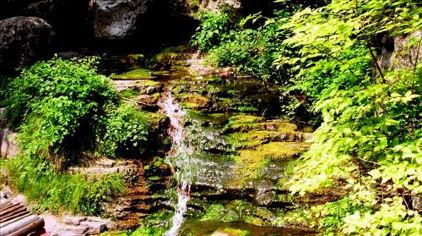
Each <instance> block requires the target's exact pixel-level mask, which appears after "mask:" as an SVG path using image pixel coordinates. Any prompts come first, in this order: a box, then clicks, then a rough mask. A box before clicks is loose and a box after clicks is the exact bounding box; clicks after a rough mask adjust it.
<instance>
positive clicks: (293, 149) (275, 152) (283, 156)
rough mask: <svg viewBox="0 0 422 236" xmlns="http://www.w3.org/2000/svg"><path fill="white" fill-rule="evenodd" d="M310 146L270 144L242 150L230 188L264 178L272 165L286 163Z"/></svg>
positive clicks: (293, 143)
mask: <svg viewBox="0 0 422 236" xmlns="http://www.w3.org/2000/svg"><path fill="white" fill-rule="evenodd" d="M308 147H309V144H307V143H300V142H270V143H267V144H263V145H260V146H257V147H256V148H255V149H246V150H240V151H239V155H238V156H236V157H235V158H234V159H235V160H236V169H235V171H236V175H235V176H236V178H234V179H233V180H232V181H230V182H229V183H228V185H229V186H245V184H247V183H249V182H251V181H253V180H257V179H259V178H261V177H262V174H263V171H264V169H265V167H266V166H268V165H269V164H270V163H273V162H276V163H285V162H287V161H288V160H291V159H292V158H294V157H297V156H299V155H300V154H301V153H303V152H304V151H305V150H307V148H308Z"/></svg>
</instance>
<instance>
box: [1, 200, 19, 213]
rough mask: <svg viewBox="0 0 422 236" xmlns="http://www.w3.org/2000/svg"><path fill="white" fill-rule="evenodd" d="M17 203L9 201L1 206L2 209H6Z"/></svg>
mask: <svg viewBox="0 0 422 236" xmlns="http://www.w3.org/2000/svg"><path fill="white" fill-rule="evenodd" d="M17 204H18V203H13V202H7V203H6V204H4V205H2V206H1V207H0V211H3V210H6V209H8V208H10V207H11V206H16V205H17Z"/></svg>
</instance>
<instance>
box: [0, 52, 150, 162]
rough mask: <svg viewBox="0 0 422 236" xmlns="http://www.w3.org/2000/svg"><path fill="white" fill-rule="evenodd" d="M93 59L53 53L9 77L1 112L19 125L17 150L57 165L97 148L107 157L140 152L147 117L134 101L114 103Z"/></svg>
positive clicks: (114, 95) (111, 90) (112, 92)
mask: <svg viewBox="0 0 422 236" xmlns="http://www.w3.org/2000/svg"><path fill="white" fill-rule="evenodd" d="M95 63H96V59H95V58H93V59H92V58H90V59H84V60H71V61H68V60H63V59H60V58H55V59H53V60H50V61H45V62H39V63H37V64H35V65H34V66H32V67H30V68H29V69H26V70H24V71H23V72H22V74H21V75H20V76H19V77H18V78H16V79H14V80H13V82H12V83H11V85H10V89H9V91H8V97H7V99H6V101H5V104H6V116H7V118H8V121H10V123H11V125H13V126H15V127H16V126H19V125H20V127H19V129H20V133H21V135H20V143H21V146H22V150H24V151H25V152H26V153H29V154H31V155H32V154H37V155H39V156H42V157H54V159H55V161H56V162H57V163H56V164H59V165H61V166H66V165H68V164H70V163H72V162H76V161H77V158H78V155H79V154H80V153H81V152H82V151H92V150H94V149H95V148H96V147H97V150H99V151H100V153H101V154H105V155H108V156H111V157H114V156H116V155H120V154H125V153H131V154H137V155H140V154H142V153H143V149H142V148H143V147H141V145H142V144H144V143H145V141H146V136H147V134H148V123H147V121H146V118H145V117H143V114H142V113H141V112H139V111H137V108H136V107H134V106H128V105H119V103H120V102H119V98H118V94H117V92H116V91H115V90H114V88H113V87H112V85H111V83H110V80H109V79H107V78H106V77H104V76H102V75H99V74H97V73H96V71H95V66H94V65H95ZM96 141H97V142H96ZM60 157H62V158H60Z"/></svg>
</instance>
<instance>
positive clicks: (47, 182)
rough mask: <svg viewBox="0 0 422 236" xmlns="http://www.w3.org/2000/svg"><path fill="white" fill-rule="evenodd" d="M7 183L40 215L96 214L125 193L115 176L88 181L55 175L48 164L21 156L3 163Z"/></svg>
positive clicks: (79, 177)
mask: <svg viewBox="0 0 422 236" xmlns="http://www.w3.org/2000/svg"><path fill="white" fill-rule="evenodd" d="M4 165H5V167H6V168H7V169H8V176H7V179H8V181H9V183H11V184H12V185H13V186H15V187H16V188H17V189H18V190H19V191H21V192H22V193H24V194H25V196H26V197H27V198H28V200H30V201H35V202H37V203H38V205H37V208H38V210H40V211H44V210H52V211H59V210H63V209H66V210H68V211H70V212H73V213H84V214H97V213H99V212H100V211H101V205H100V204H101V203H102V202H104V201H105V200H106V199H108V198H110V197H112V196H114V195H115V194H118V193H122V192H123V191H124V190H125V185H124V182H123V179H122V178H121V177H120V176H117V175H105V176H98V177H95V178H94V177H92V178H87V177H85V176H83V175H79V174H76V175H70V174H66V173H58V172H57V171H56V170H55V169H54V166H52V165H51V164H50V163H49V162H48V161H47V160H44V159H42V158H39V157H30V156H20V157H16V158H13V159H11V160H10V161H8V162H6V163H4Z"/></svg>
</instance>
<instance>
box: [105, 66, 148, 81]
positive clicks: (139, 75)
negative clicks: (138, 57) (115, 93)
mask: <svg viewBox="0 0 422 236" xmlns="http://www.w3.org/2000/svg"><path fill="white" fill-rule="evenodd" d="M110 78H111V79H113V80H150V79H155V78H156V77H155V76H153V75H152V71H150V70H148V69H145V68H139V69H135V70H131V71H128V72H125V73H122V74H111V75H110Z"/></svg>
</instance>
